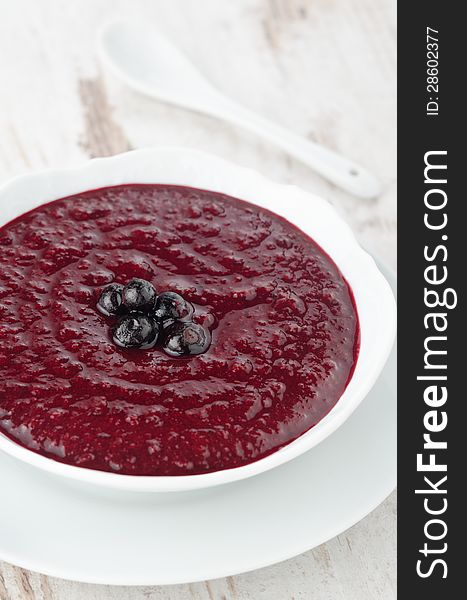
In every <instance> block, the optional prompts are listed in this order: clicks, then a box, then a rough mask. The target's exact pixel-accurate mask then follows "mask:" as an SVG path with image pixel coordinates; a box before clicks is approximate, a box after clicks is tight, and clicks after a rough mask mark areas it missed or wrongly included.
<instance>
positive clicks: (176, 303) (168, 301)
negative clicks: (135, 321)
mask: <svg viewBox="0 0 467 600" xmlns="http://www.w3.org/2000/svg"><path fill="white" fill-rule="evenodd" d="M192 315H193V305H192V304H190V302H187V301H186V300H185V298H183V297H182V296H180V294H177V293H176V292H162V293H160V294H159V295H158V296H157V300H156V307H155V310H154V316H155V318H156V319H157V320H158V321H160V322H164V321H169V320H173V321H177V320H179V321H181V320H185V321H186V320H188V319H191V317H192Z"/></svg>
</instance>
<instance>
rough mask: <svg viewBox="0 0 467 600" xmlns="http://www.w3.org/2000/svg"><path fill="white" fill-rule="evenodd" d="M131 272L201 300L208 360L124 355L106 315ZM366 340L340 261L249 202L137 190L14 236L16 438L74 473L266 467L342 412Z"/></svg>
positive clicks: (10, 362)
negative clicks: (108, 293) (107, 298)
mask: <svg viewBox="0 0 467 600" xmlns="http://www.w3.org/2000/svg"><path fill="white" fill-rule="evenodd" d="M132 278H140V279H144V280H146V281H149V282H151V283H152V284H153V285H154V287H155V288H156V289H157V292H158V293H159V292H162V291H170V292H176V293H178V294H180V295H181V296H183V298H184V299H186V300H187V301H188V302H190V303H191V304H192V305H193V307H194V313H193V322H195V323H198V324H199V325H202V326H203V327H204V328H206V330H209V331H210V333H211V336H212V340H211V344H210V346H209V348H208V349H207V350H206V351H205V352H204V353H202V354H198V355H196V356H183V357H171V356H169V355H167V354H166V353H164V352H163V351H162V350H161V349H160V348H159V347H154V348H151V349H146V350H143V349H138V348H137V349H135V348H129V349H126V348H121V347H119V346H118V345H116V344H115V343H113V341H112V337H111V333H110V332H111V330H112V328H111V325H112V320H111V319H109V318H108V317H106V316H105V315H103V314H102V313H101V312H99V310H97V307H96V303H97V301H98V299H99V295H100V294H101V292H102V290H103V288H104V287H105V286H106V285H108V284H110V283H118V284H122V285H126V284H127V282H128V281H130V280H131V279H132ZM358 342H359V328H358V318H357V314H356V309H355V306H354V302H353V297H352V293H351V291H350V289H349V287H348V285H347V283H346V281H345V280H344V278H343V276H342V275H341V273H340V272H339V270H338V268H337V267H336V265H335V264H334V263H333V262H332V261H331V259H330V258H329V257H328V256H327V255H326V254H325V253H324V252H323V251H322V250H321V249H320V248H319V247H318V246H317V245H316V244H315V243H314V242H313V240H311V239H310V238H309V237H308V236H307V235H305V234H304V233H303V232H302V231H300V230H299V229H298V228H297V227H295V226H293V225H291V224H290V223H288V222H287V221H285V220H284V219H282V218H281V217H279V216H277V215H275V214H273V213H271V212H269V211H267V210H265V209H262V208H260V207H258V206H255V205H253V204H249V203H247V202H243V201H241V200H237V199H234V198H230V197H228V196H225V195H222V194H217V193H212V192H207V191H202V190H197V189H191V188H185V187H176V186H169V185H122V186H118V187H111V188H104V189H99V190H95V191H90V192H86V193H83V194H78V195H76V196H72V197H69V198H63V199H60V200H56V201H55V202H51V203H49V204H46V205H42V206H40V207H39V208H36V209H35V210H32V211H31V212H29V213H27V214H25V215H22V216H20V217H18V218H17V219H15V220H14V221H12V222H10V223H9V224H7V225H5V226H3V227H1V228H0V432H1V433H3V434H5V435H7V436H8V437H9V438H11V439H12V440H14V441H16V442H18V443H19V444H21V445H23V446H25V447H26V448H29V449H30V450H33V451H34V452H37V453H39V454H42V455H44V456H47V457H49V458H52V459H55V460H58V461H61V462H64V463H68V464H70V465H78V466H80V467H87V468H90V469H98V470H102V471H110V472H113V473H125V474H130V475H193V474H197V473H208V472H211V471H217V470H221V469H228V468H232V467H239V466H241V465H245V464H247V463H251V462H252V461H255V460H258V459H260V458H262V457H264V456H266V455H268V454H270V453H272V452H274V451H276V450H278V449H279V448H281V447H282V446H284V445H285V444H288V443H289V442H291V441H292V440H294V439H296V438H297V437H299V436H300V435H301V434H303V433H304V432H305V431H307V430H308V429H310V427H313V426H314V425H315V424H316V423H318V421H320V419H322V418H323V417H324V416H325V415H326V414H327V413H328V412H329V410H330V409H331V408H332V407H333V406H334V405H335V404H336V402H337V401H338V400H339V397H340V396H341V394H342V392H343V391H344V389H345V387H346V385H347V382H348V381H349V379H350V377H351V375H352V371H353V368H354V364H355V361H356V357H357V354H358Z"/></svg>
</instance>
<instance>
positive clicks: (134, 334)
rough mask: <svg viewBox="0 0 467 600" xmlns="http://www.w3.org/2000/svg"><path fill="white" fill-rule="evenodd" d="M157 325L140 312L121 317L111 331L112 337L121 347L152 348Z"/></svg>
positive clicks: (154, 342) (155, 339) (155, 338)
mask: <svg viewBox="0 0 467 600" xmlns="http://www.w3.org/2000/svg"><path fill="white" fill-rule="evenodd" d="M158 335H159V326H158V325H157V323H156V321H155V320H154V319H153V318H151V317H148V316H147V315H143V314H141V313H131V314H129V315H127V316H125V317H122V318H121V319H120V321H119V322H118V323H117V325H116V326H115V327H114V329H113V331H112V339H113V341H114V342H115V344H117V346H120V347H121V348H141V349H142V350H145V349H147V348H152V347H153V346H155V344H156V342H157V337H158Z"/></svg>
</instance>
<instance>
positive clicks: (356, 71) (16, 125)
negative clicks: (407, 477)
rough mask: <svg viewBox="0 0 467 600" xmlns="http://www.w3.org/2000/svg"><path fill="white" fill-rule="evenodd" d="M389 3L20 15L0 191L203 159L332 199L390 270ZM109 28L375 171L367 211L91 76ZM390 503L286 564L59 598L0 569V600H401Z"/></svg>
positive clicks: (1, 29) (84, 7) (4, 97)
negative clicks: (104, 158) (193, 155)
mask: <svg viewBox="0 0 467 600" xmlns="http://www.w3.org/2000/svg"><path fill="white" fill-rule="evenodd" d="M394 5H395V3H394V1H393V0H236V2H228V1H227V0H223V1H219V0H203V2H202V3H201V2H199V0H172V1H170V2H169V1H168V0H132V2H128V1H127V0H112V2H110V1H109V0H93V1H91V0H41V2H37V0H15V1H14V2H6V1H5V2H2V19H1V21H0V181H2V180H4V179H6V178H8V177H10V176H13V175H17V174H20V173H24V172H27V171H29V170H31V169H38V168H44V167H52V166H53V167H57V166H67V165H71V164H76V163H77V162H79V161H82V160H85V159H86V158H87V157H89V156H93V155H103V154H111V153H115V152H119V151H123V150H125V149H126V148H127V147H128V146H131V147H135V148H136V147H142V146H149V145H154V144H174V145H176V144H180V145H191V146H197V147H200V148H202V149H205V150H208V151H212V152H216V153H218V154H220V155H221V156H224V157H226V158H229V159H231V160H235V161H237V162H239V163H241V164H245V165H248V166H252V167H254V168H256V169H258V170H260V171H262V172H263V173H265V174H266V175H268V176H270V177H273V178H275V179H277V180H280V181H284V182H293V183H295V184H298V185H300V186H302V187H304V188H305V189H308V190H310V191H314V192H317V193H319V194H322V195H324V196H326V197H327V198H328V199H329V200H330V201H331V202H332V203H333V204H334V205H335V206H336V207H337V208H338V210H340V211H341V212H342V214H343V215H344V216H345V218H346V219H347V220H348V221H349V222H350V223H351V224H352V226H353V228H354V230H355V231H356V232H357V234H358V235H359V237H360V239H361V240H362V241H363V242H364V243H366V244H367V245H369V246H370V247H371V248H373V249H374V250H375V251H377V252H378V253H379V254H380V255H381V256H382V257H384V258H385V259H386V260H387V261H388V262H389V263H390V264H392V265H394V264H395V235H396V231H395V226H396V212H395V211H396V209H395V178H396V165H395V143H396V135H395V15H394V13H395V6H394ZM116 16H122V17H132V18H144V19H145V20H146V21H148V20H149V21H152V22H154V24H155V25H156V26H157V27H158V28H159V29H161V30H162V31H163V32H164V33H166V34H167V35H169V36H170V37H171V38H172V39H173V40H174V41H175V42H176V43H178V44H179V46H180V47H181V48H182V49H183V50H184V51H185V52H186V53H187V54H189V55H190V56H191V57H192V59H193V60H194V61H195V62H196V63H197V64H198V65H199V67H200V69H201V70H202V71H203V72H204V73H205V74H206V75H207V76H208V77H209V78H210V79H211V80H212V81H213V82H214V83H215V84H216V85H217V86H218V87H219V88H220V89H222V90H223V91H224V92H226V93H228V94H230V95H231V96H232V97H233V98H236V99H237V100H239V101H241V102H243V103H244V104H245V105H246V106H248V107H250V108H252V109H254V110H257V111H259V112H261V113H263V114H264V115H265V116H267V117H270V118H271V119H273V120H275V121H277V122H279V123H281V124H283V125H286V126H288V127H289V128H290V129H292V130H293V131H296V132H297V133H300V134H302V135H304V136H308V137H310V138H311V139H315V140H318V141H319V142H321V143H324V144H327V145H329V146H330V147H332V148H335V149H337V150H339V151H340V152H342V153H344V154H347V155H348V156H349V157H351V158H353V159H354V160H357V161H359V162H361V163H362V164H364V165H365V166H367V167H368V168H370V169H371V170H373V171H374V172H375V173H376V174H377V175H379V176H380V177H381V179H382V181H383V182H384V185H385V192H384V194H383V195H382V197H381V198H380V199H378V200H377V201H373V202H365V201H361V200H356V199H354V198H352V197H350V196H349V195H347V194H345V193H344V192H341V191H339V190H335V189H333V188H332V186H330V185H329V184H327V183H326V182H324V181H323V180H322V179H321V178H319V177H318V176H316V175H314V174H313V173H312V172H311V171H310V170H309V169H307V168H306V167H304V166H303V165H301V164H300V163H298V162H296V161H295V160H292V159H291V158H289V157H288V156H286V155H285V154H284V153H283V152H281V151H280V150H277V149H275V148H273V147H270V146H269V145H268V144H266V143H264V142H262V141H260V140H258V139H256V138H255V137H253V136H251V135H249V134H246V133H244V132H242V131H239V130H236V129H234V128H232V127H231V126H229V125H226V124H223V123H220V122H217V121H215V120H212V119H210V118H208V117H205V116H201V115H194V114H191V113H188V112H185V111H183V110H179V109H177V108H174V107H169V106H164V105H162V104H158V103H155V102H153V101H151V100H149V99H146V98H143V97H140V96H138V95H136V94H133V93H132V92H130V91H129V90H125V89H122V87H121V86H120V85H119V84H118V82H116V81H115V80H113V79H112V78H111V77H109V76H108V75H107V74H104V73H102V72H101V71H100V69H99V66H98V65H97V63H96V58H95V54H94V46H93V41H94V37H95V33H96V30H97V28H98V27H99V26H100V25H101V24H102V23H104V22H105V21H106V20H108V19H109V18H113V17H116ZM395 506H396V505H395V496H394V495H393V496H391V498H389V499H388V500H387V501H386V502H385V503H383V504H382V505H381V506H380V507H379V508H378V509H377V510H376V511H374V512H373V513H372V514H371V515H369V516H368V517H367V518H366V519H364V520H363V521H362V522H360V523H359V524H358V525H356V526H355V527H353V528H352V529H350V530H349V531H348V532H346V533H345V534H343V535H341V536H339V537H338V538H336V539H334V540H331V541H330V542H329V543H327V544H324V545H323V546H321V547H319V548H317V549H315V550H313V551H311V552H308V553H305V554H303V555H301V556H299V557H297V558H295V559H292V560H289V561H286V562H284V563H281V564H280V565H276V566H273V567H269V568H267V569H261V570H259V571H255V572H252V573H247V574H244V575H239V576H236V577H232V578H226V579H222V580H216V581H211V582H207V583H198V584H192V585H189V586H171V587H167V588H116V587H107V586H91V585H83V584H79V583H73V582H65V581H61V580H57V579H53V578H48V577H45V576H43V575H39V574H35V573H28V572H25V571H22V570H21V569H18V568H16V567H13V566H11V565H7V564H5V563H3V564H0V599H1V600H24V599H27V600H29V599H34V600H35V599H40V600H57V599H59V600H74V599H78V598H79V599H82V598H87V599H90V600H98V599H99V600H101V599H102V600H107V599H111V598H112V599H117V600H118V599H120V598H122V599H123V598H125V599H129V600H132V599H142V598H149V599H154V600H156V599H166V598H167V599H171V600H172V599H173V600H178V599H182V598H183V599H185V598H191V599H198V600H221V599H223V598H225V599H228V600H230V599H242V600H246V599H254V600H258V599H263V598H264V599H266V598H267V599H268V600H275V599H278V600H283V599H284V600H285V599H289V598H290V599H292V598H295V599H299V598H306V599H307V600H331V599H332V600H341V599H342V600H344V599H345V600H353V599H354V598H355V599H358V600H370V599H371V600H374V599H378V600H379V599H381V600H390V599H393V598H395Z"/></svg>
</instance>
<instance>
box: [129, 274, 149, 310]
mask: <svg viewBox="0 0 467 600" xmlns="http://www.w3.org/2000/svg"><path fill="white" fill-rule="evenodd" d="M156 297H157V295H156V290H155V289H154V286H153V285H152V283H150V282H149V281H146V280H145V279H132V280H131V281H129V282H128V283H127V284H126V286H125V287H124V288H123V304H124V305H125V306H126V308H128V310H138V311H141V312H147V311H150V310H152V309H153V308H154V303H155V302H156Z"/></svg>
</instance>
